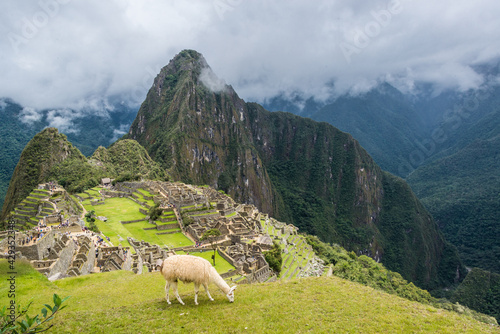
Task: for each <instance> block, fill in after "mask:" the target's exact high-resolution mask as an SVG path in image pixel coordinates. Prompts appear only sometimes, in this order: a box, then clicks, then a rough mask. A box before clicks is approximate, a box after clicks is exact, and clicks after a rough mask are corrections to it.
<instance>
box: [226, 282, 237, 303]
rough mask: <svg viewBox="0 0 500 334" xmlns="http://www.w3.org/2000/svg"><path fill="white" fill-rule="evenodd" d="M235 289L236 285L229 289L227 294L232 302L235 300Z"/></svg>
mask: <svg viewBox="0 0 500 334" xmlns="http://www.w3.org/2000/svg"><path fill="white" fill-rule="evenodd" d="M234 289H236V285H235V286H233V287H232V288H231V289H229V292H228V293H227V295H226V296H227V299H229V301H230V302H231V303H232V302H234Z"/></svg>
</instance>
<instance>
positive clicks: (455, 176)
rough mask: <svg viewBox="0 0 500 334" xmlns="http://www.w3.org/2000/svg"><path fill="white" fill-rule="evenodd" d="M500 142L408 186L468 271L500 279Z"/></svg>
mask: <svg viewBox="0 0 500 334" xmlns="http://www.w3.org/2000/svg"><path fill="white" fill-rule="evenodd" d="M498 152H500V137H496V138H494V139H491V140H482V141H477V142H474V143H472V144H471V145H469V146H467V147H466V148H464V149H462V150H461V151H459V152H458V153H456V154H454V155H451V156H448V157H446V158H443V159H440V160H437V161H435V162H433V163H431V164H429V165H427V166H424V167H421V168H419V169H418V170H416V171H415V172H414V173H413V174H412V175H410V176H409V177H408V182H409V184H410V185H411V186H412V188H413V189H414V191H415V193H416V194H417V196H419V198H420V199H421V200H422V203H423V204H424V205H425V206H426V207H427V208H428V209H429V211H430V212H431V213H432V215H433V216H434V218H435V219H436V221H437V222H438V224H439V226H440V227H441V229H442V231H443V234H444V235H445V236H446V238H447V240H449V241H450V242H451V243H452V244H454V245H455V246H456V247H457V249H458V252H459V254H460V257H461V258H462V260H463V262H464V263H465V264H466V265H467V266H471V267H480V268H482V269H485V270H489V271H492V272H496V273H500V261H499V259H500V244H499V236H500V224H498V217H499V216H500V192H499V189H500V174H499V173H497V172H495V171H497V170H498V161H499V157H498Z"/></svg>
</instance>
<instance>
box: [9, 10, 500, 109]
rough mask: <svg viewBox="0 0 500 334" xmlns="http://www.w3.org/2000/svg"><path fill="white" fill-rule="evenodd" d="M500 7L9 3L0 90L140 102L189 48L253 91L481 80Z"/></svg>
mask: <svg viewBox="0 0 500 334" xmlns="http://www.w3.org/2000/svg"><path fill="white" fill-rule="evenodd" d="M499 14H500V2H498V1H494V0H478V1H474V2H471V1H465V0H454V1H453V0H442V1H439V2H436V1H431V0H420V1H411V0H374V1H370V2H369V3H367V2H366V1H361V0H352V1H340V0H333V1H332V0H318V1H314V2H307V1H299V0H288V1H285V0H276V1H272V2H269V1H264V0H255V1H235V0H213V1H204V0H192V1H179V0H178V1H160V0H151V1H147V2H145V1H140V0H126V1H125V0H110V1H98V0H88V1H85V2H80V1H70V0H31V1H2V2H0V22H2V24H1V25H0V47H1V49H2V53H1V54H0V71H1V73H2V78H1V80H0V96H2V97H10V98H12V99H13V100H15V101H18V102H20V103H21V104H22V105H24V106H29V107H33V108H35V109H36V110H41V109H54V110H56V109H65V108H71V109H75V110H81V109H85V108H93V107H95V106H98V109H99V108H100V109H99V110H101V111H102V110H105V109H106V107H104V106H105V105H106V104H108V105H109V101H110V100H111V99H117V98H119V99H120V100H123V101H125V102H126V103H128V104H131V105H139V104H140V103H141V102H142V101H143V100H144V98H145V96H146V93H147V91H148V89H149V88H150V87H151V85H152V82H153V79H154V77H155V76H156V74H157V73H158V72H159V70H160V69H161V68H162V67H163V66H165V65H166V64H167V63H168V61H169V60H170V59H171V58H172V57H173V56H174V55H175V54H177V53H178V52H179V51H181V50H183V49H186V48H189V49H195V50H197V51H199V52H201V53H203V55H204V56H205V58H206V59H207V62H208V63H209V64H210V66H211V68H212V69H213V71H214V72H215V73H217V75H218V77H219V78H222V79H224V80H225V82H227V83H228V84H230V85H232V86H233V87H234V89H235V90H236V92H237V93H238V94H239V95H240V96H241V97H242V98H244V99H246V100H257V101H261V100H263V99H264V98H266V97H271V96H273V95H276V94H277V93H279V92H285V93H290V92H296V91H300V92H302V94H304V95H305V96H315V97H316V98H318V99H326V98H328V97H330V96H331V95H332V94H334V95H335V94H337V95H338V94H342V93H345V92H359V91H362V90H364V89H368V88H369V87H371V86H372V85H373V84H376V83H377V82H380V81H381V80H385V79H386V78H389V79H391V80H392V81H393V82H395V83H398V84H400V87H402V89H403V88H404V89H407V90H408V91H411V90H412V89H414V87H415V83H416V82H426V83H429V84H431V85H433V86H434V87H435V89H436V90H437V91H440V90H445V89H458V90H466V89H468V88H474V87H477V86H479V85H481V84H482V82H484V78H483V77H482V74H480V73H478V72H476V71H475V70H474V65H476V64H479V63H482V62H490V61H493V60H495V59H497V58H498V57H499V56H500V44H499V43H498V42H497V41H498V40H500V20H498V19H497V18H498V16H499ZM412 87H413V88H412ZM99 106H100V107H99Z"/></svg>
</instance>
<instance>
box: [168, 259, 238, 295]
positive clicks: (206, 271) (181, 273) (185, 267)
mask: <svg viewBox="0 0 500 334" xmlns="http://www.w3.org/2000/svg"><path fill="white" fill-rule="evenodd" d="M160 271H161V274H162V275H163V277H165V279H166V280H167V284H165V292H166V299H167V303H169V304H170V300H169V296H168V292H169V290H170V285H172V289H173V291H174V294H175V297H177V300H178V301H179V303H181V304H182V305H184V302H183V301H182V299H181V297H179V292H178V291H177V281H182V282H184V283H190V282H193V283H194V303H195V304H196V305H198V290H199V288H200V284H202V285H203V287H204V288H205V291H206V292H207V295H208V298H209V299H210V300H212V301H213V300H214V299H213V298H212V296H210V293H209V292H208V283H210V282H212V283H214V284H215V285H217V286H218V287H219V289H221V290H222V291H223V292H224V293H225V294H226V296H227V298H228V299H229V301H230V302H231V303H232V302H233V301H234V289H236V286H233V287H229V285H228V284H227V283H226V282H225V281H224V279H223V278H222V277H221V276H220V275H219V274H218V273H217V271H216V270H215V268H214V267H212V265H211V264H210V262H208V261H207V260H205V259H203V258H201V257H198V256H192V255H173V256H170V257H168V258H166V259H165V260H164V261H163V263H162V264H161V269H160Z"/></svg>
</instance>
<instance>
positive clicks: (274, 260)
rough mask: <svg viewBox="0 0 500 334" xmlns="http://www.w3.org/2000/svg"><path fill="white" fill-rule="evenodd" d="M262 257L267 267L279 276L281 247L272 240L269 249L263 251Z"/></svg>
mask: <svg viewBox="0 0 500 334" xmlns="http://www.w3.org/2000/svg"><path fill="white" fill-rule="evenodd" d="M264 257H265V259H266V262H267V263H268V264H269V267H270V268H271V269H272V270H273V271H274V272H275V273H276V275H277V276H279V274H280V273H281V267H282V265H283V258H282V257H281V247H280V245H279V244H278V243H277V242H276V241H274V242H273V248H272V249H271V250H269V251H266V252H264Z"/></svg>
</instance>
